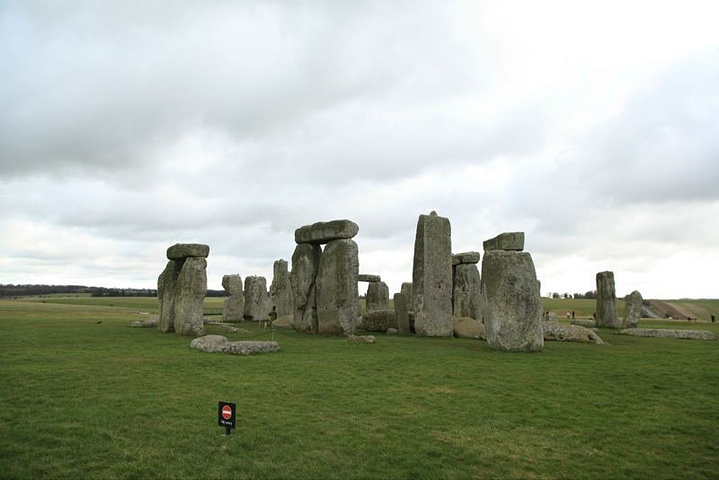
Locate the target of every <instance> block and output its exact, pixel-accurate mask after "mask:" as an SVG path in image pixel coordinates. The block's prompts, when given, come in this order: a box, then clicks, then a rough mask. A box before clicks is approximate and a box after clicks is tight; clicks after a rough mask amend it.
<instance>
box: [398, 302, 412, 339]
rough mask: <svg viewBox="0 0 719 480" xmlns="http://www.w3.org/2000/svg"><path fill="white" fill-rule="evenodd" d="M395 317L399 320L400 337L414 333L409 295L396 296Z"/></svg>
mask: <svg viewBox="0 0 719 480" xmlns="http://www.w3.org/2000/svg"><path fill="white" fill-rule="evenodd" d="M394 316H395V318H396V319H397V330H398V331H399V334H400V335H410V334H411V333H412V330H411V327H410V324H409V310H408V308H407V295H405V294H404V293H395V294H394Z"/></svg>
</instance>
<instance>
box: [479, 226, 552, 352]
mask: <svg viewBox="0 0 719 480" xmlns="http://www.w3.org/2000/svg"><path fill="white" fill-rule="evenodd" d="M500 237H501V235H500ZM500 237H497V238H500ZM522 237H523V235H522ZM514 246H516V245H510V247H514ZM481 277H482V278H481V291H482V303H483V310H484V325H485V328H486V335H487V343H488V344H489V346H490V347H492V348H495V349H498V350H505V351H518V352H533V351H539V350H542V349H543V348H544V335H543V333H542V305H541V301H540V297H539V284H538V283H537V274H536V272H535V269H534V262H533V261H532V257H531V255H530V254H529V253H527V252H521V251H517V250H489V251H486V252H485V254H484V259H483V260H482V276H481Z"/></svg>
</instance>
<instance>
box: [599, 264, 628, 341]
mask: <svg viewBox="0 0 719 480" xmlns="http://www.w3.org/2000/svg"><path fill="white" fill-rule="evenodd" d="M622 324H623V322H622V321H621V320H620V319H619V315H618V314H617V295H616V292H615V288H614V273H613V272H599V273H597V326H598V327H605V328H622Z"/></svg>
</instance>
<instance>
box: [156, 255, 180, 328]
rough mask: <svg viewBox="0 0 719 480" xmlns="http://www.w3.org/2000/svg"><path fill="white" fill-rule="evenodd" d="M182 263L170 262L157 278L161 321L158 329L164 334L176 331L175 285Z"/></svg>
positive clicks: (178, 261) (177, 261)
mask: <svg viewBox="0 0 719 480" xmlns="http://www.w3.org/2000/svg"><path fill="white" fill-rule="evenodd" d="M182 263H183V262H182V261H180V260H170V261H169V262H167V266H166V267H165V270H163V271H162V273H161V274H160V276H159V277H158V278H157V299H158V302H159V305H160V319H159V321H158V324H157V329H158V330H159V331H161V332H163V333H169V332H174V331H175V283H176V282H177V277H178V276H179V275H180V270H182Z"/></svg>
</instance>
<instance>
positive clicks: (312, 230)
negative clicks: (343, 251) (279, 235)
mask: <svg viewBox="0 0 719 480" xmlns="http://www.w3.org/2000/svg"><path fill="white" fill-rule="evenodd" d="M357 232H359V227H358V226H357V224H356V223H354V222H352V221H350V220H332V221H330V222H317V223H313V224H312V225H305V226H304V227H300V228H298V229H297V230H295V243H311V244H314V245H321V244H324V243H329V242H331V241H332V240H341V239H349V238H353V237H354V236H355V235H357Z"/></svg>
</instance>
